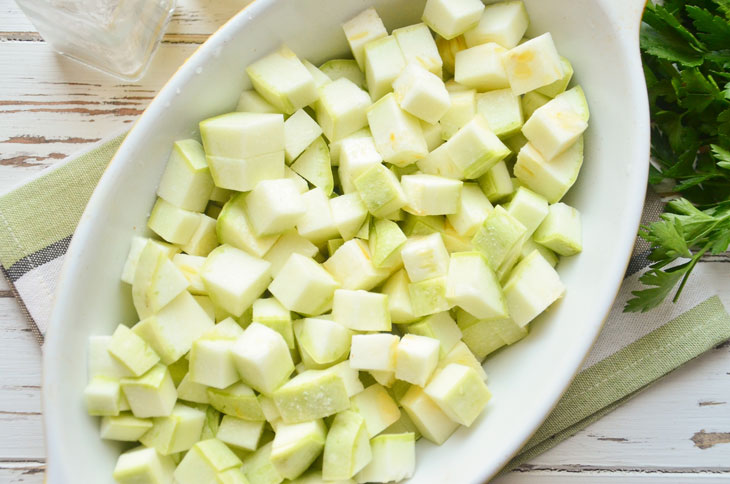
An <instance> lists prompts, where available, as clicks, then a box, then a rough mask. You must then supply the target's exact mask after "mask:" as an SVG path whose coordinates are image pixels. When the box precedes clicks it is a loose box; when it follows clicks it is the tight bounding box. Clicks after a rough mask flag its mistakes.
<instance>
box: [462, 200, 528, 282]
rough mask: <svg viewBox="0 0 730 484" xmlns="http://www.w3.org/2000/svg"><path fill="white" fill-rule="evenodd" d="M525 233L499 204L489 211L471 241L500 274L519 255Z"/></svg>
mask: <svg viewBox="0 0 730 484" xmlns="http://www.w3.org/2000/svg"><path fill="white" fill-rule="evenodd" d="M526 234H527V228H525V226H524V225H522V223H521V222H520V221H519V220H517V219H516V218H514V217H513V216H512V215H510V214H509V213H508V212H507V211H506V210H505V209H504V208H502V206H501V205H500V206H497V207H495V208H494V210H492V211H491V212H489V215H488V216H487V219H486V220H485V221H484V223H483V224H482V226H481V227H480V228H479V230H478V231H477V233H476V235H474V238H473V239H472V243H473V244H474V248H475V249H476V250H477V251H479V252H481V254H482V255H483V256H484V257H485V258H486V259H487V262H488V263H489V267H490V268H491V269H492V270H493V271H495V272H496V273H497V276H500V273H503V272H506V271H507V270H508V269H509V268H511V267H512V265H513V264H514V262H515V261H516V260H517V257H519V254H520V249H521V248H522V244H523V243H524V242H525V240H526V238H527V237H526Z"/></svg>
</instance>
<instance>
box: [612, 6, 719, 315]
mask: <svg viewBox="0 0 730 484" xmlns="http://www.w3.org/2000/svg"><path fill="white" fill-rule="evenodd" d="M641 49H642V53H643V60H644V73H645V75H646V83H647V88H648V92H649V102H650V108H651V120H652V139H651V144H652V158H653V160H654V161H653V163H652V165H651V167H650V172H649V182H650V183H651V184H653V185H658V184H662V185H666V184H667V183H669V184H672V185H673V188H672V191H673V192H675V193H676V194H677V197H680V196H681V198H677V199H675V200H673V201H671V202H669V203H668V204H667V207H666V213H664V214H663V215H662V217H661V220H660V221H658V222H655V223H652V224H650V225H648V226H645V227H642V229H641V231H640V232H639V235H640V236H641V237H642V238H644V239H645V240H647V241H648V242H649V243H650V244H651V252H650V255H649V259H650V260H651V261H652V264H651V266H650V268H649V270H648V271H647V272H646V273H644V274H643V275H642V277H641V282H642V283H643V284H644V285H646V286H649V288H647V289H643V290H640V291H634V292H633V295H634V297H633V298H632V299H631V300H629V301H628V303H627V305H626V307H625V310H626V311H641V312H644V311H648V310H650V309H652V308H654V307H656V306H658V305H659V304H661V302H662V301H663V300H664V299H666V298H667V296H669V294H670V293H672V290H673V289H674V288H675V287H676V286H677V285H679V286H678V287H677V289H676V291H674V297H673V300H674V301H675V302H676V301H677V299H678V298H679V295H680V294H681V292H682V289H683V288H684V286H685V284H686V282H687V279H688V277H689V276H690V273H691V272H692V269H694V267H695V265H696V264H697V262H698V261H699V259H700V258H701V257H702V256H703V255H705V254H706V253H711V254H720V253H722V252H725V251H727V250H728V246H729V245H730V0H690V1H686V0H665V1H664V2H663V5H657V4H653V3H651V2H650V3H649V4H648V5H647V8H646V11H645V13H644V18H643V23H642V28H641Z"/></svg>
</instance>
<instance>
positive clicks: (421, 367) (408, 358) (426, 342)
mask: <svg viewBox="0 0 730 484" xmlns="http://www.w3.org/2000/svg"><path fill="white" fill-rule="evenodd" d="M440 347H441V343H440V342H439V340H437V339H434V338H428V337H426V336H419V335H416V334H406V335H404V336H403V338H401V340H400V342H399V343H398V348H397V350H396V365H395V377H396V378H397V379H398V380H402V381H407V382H408V383H412V384H413V385H418V386H420V387H423V386H425V385H426V382H428V379H429V378H431V374H432V373H433V370H434V369H436V365H437V364H438V360H439V350H440Z"/></svg>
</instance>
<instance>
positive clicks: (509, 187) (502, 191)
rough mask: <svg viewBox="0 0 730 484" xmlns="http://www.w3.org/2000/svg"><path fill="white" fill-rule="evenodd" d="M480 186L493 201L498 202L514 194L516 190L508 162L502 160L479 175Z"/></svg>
mask: <svg viewBox="0 0 730 484" xmlns="http://www.w3.org/2000/svg"><path fill="white" fill-rule="evenodd" d="M477 181H478V182H479V187H481V189H482V191H483V192H484V194H485V195H486V196H487V199H489V201H490V202H492V203H498V202H502V201H503V200H505V199H506V198H507V197H509V196H510V195H512V193H513V192H514V190H515V187H514V183H513V182H512V178H511V177H510V176H509V169H508V168H507V163H505V162H504V161H500V162H499V163H497V164H496V165H494V166H493V167H491V168H490V169H489V171H487V172H486V173H485V174H484V175H482V176H481V177H479V180H477Z"/></svg>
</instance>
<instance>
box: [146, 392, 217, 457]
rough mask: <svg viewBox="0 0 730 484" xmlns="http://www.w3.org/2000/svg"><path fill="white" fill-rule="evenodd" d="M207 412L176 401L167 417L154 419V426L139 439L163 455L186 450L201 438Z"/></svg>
mask: <svg viewBox="0 0 730 484" xmlns="http://www.w3.org/2000/svg"><path fill="white" fill-rule="evenodd" d="M204 422H205V412H203V411H200V410H198V409H197V408H192V407H189V406H187V405H183V404H182V403H176V404H175V407H174V408H173V409H172V413H171V414H170V415H168V416H167V417H157V418H155V419H153V426H152V428H151V429H150V430H148V431H147V433H145V434H144V435H143V436H142V437H140V439H139V441H140V442H141V443H142V444H143V445H145V446H146V447H151V448H153V449H155V450H157V452H159V453H160V454H162V455H171V454H176V453H178V452H185V451H186V450H188V449H190V448H191V447H192V446H193V445H195V443H196V442H198V441H199V440H200V434H201V433H202V432H203V424H204Z"/></svg>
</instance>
